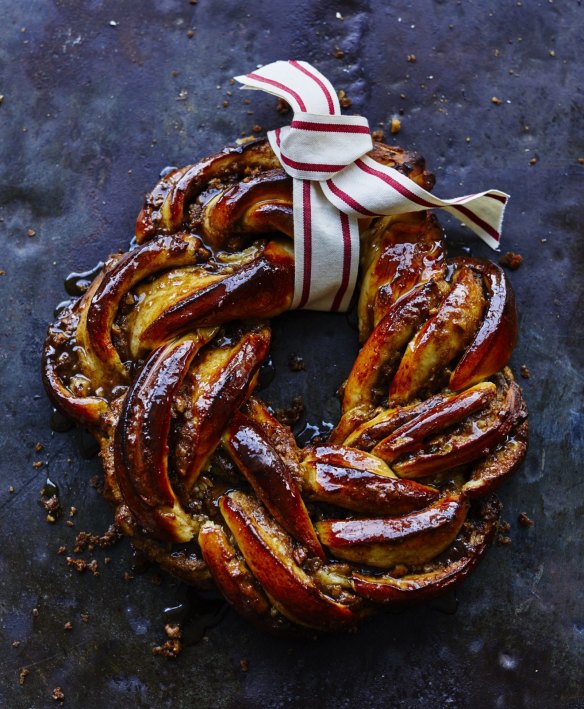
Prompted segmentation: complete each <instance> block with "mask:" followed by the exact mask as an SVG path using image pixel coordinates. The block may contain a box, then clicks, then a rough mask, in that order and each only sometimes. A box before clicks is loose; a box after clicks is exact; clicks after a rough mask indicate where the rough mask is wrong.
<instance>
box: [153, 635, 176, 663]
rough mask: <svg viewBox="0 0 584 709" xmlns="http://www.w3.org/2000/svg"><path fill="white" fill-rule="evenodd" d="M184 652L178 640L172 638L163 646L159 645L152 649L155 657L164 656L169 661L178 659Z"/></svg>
mask: <svg viewBox="0 0 584 709" xmlns="http://www.w3.org/2000/svg"><path fill="white" fill-rule="evenodd" d="M181 652H182V643H181V641H180V640H179V639H178V638H170V639H169V640H167V641H166V642H165V643H164V644H163V645H157V646H156V647H153V648H152V654H153V655H162V656H163V657H167V658H169V659H174V658H175V657H178V656H179V655H180V653H181Z"/></svg>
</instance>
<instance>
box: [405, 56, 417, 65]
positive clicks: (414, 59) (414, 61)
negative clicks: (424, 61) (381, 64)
mask: <svg viewBox="0 0 584 709" xmlns="http://www.w3.org/2000/svg"><path fill="white" fill-rule="evenodd" d="M406 59H407V60H408V61H409V62H410V64H415V63H416V61H417V57H416V55H415V54H408V56H407V57H406Z"/></svg>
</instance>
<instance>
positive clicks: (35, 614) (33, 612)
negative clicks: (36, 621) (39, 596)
mask: <svg viewBox="0 0 584 709" xmlns="http://www.w3.org/2000/svg"><path fill="white" fill-rule="evenodd" d="M32 617H33V618H38V617H39V609H38V608H33V609H32Z"/></svg>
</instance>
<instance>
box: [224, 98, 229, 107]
mask: <svg viewBox="0 0 584 709" xmlns="http://www.w3.org/2000/svg"><path fill="white" fill-rule="evenodd" d="M228 106H229V101H228V100H227V99H225V101H223V108H227V107H228Z"/></svg>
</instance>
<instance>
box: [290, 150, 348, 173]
mask: <svg viewBox="0 0 584 709" xmlns="http://www.w3.org/2000/svg"><path fill="white" fill-rule="evenodd" d="M280 159H281V160H282V162H285V163H286V165H288V166H289V167H293V168H294V169H295V170H305V171H306V172H340V171H341V170H343V169H344V168H345V167H346V165H328V164H326V163H318V162H314V163H313V162H296V160H292V159H291V158H287V157H286V156H285V155H284V153H280Z"/></svg>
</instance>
